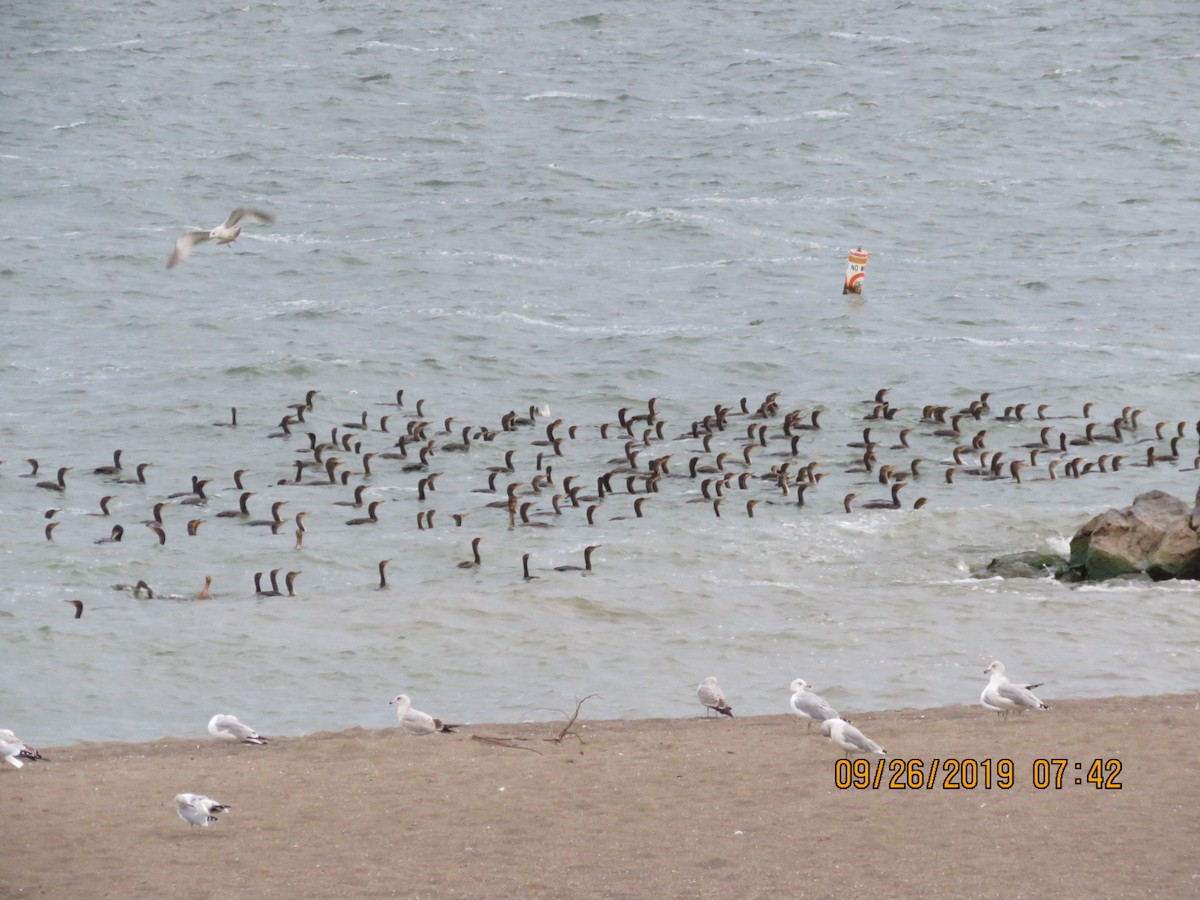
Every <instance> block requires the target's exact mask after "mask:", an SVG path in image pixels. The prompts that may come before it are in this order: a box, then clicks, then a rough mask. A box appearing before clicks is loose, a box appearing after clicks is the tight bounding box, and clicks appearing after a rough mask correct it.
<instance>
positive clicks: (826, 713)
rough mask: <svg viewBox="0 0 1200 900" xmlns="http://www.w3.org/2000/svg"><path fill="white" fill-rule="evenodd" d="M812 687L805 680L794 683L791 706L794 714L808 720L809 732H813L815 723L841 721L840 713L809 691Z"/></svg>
mask: <svg viewBox="0 0 1200 900" xmlns="http://www.w3.org/2000/svg"><path fill="white" fill-rule="evenodd" d="M810 687H811V685H810V684H809V683H808V682H807V681H805V680H804V679H803V678H797V679H796V680H795V681H793V682H792V684H791V688H792V699H791V700H790V701H789V705H790V706H791V707H792V712H794V713H795V714H796V715H798V716H799V717H800V718H802V719H807V720H808V730H809V731H812V723H813V722H824V721H825V720H826V719H840V718H841V716H839V715H838V711H837V710H836V709H834V708H833V707H832V706H830V705H829V704H828V703H826V702H825V699H824V698H823V697H821V696H819V695H817V694H814V693H813V692H812V691H810V690H809V688H810Z"/></svg>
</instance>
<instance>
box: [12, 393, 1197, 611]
mask: <svg viewBox="0 0 1200 900" xmlns="http://www.w3.org/2000/svg"><path fill="white" fill-rule="evenodd" d="M890 393H891V390H890V389H888V388H882V389H880V390H878V391H877V392H875V394H874V395H873V396H872V397H868V398H865V399H864V400H863V401H862V404H861V409H860V410H854V411H852V413H851V414H850V415H838V416H836V418H835V416H834V415H833V414H832V413H831V412H830V411H829V410H827V409H825V408H824V407H815V408H809V409H800V408H787V407H786V406H785V405H784V401H783V397H782V395H781V394H780V393H778V392H771V393H769V394H767V395H766V396H765V397H764V398H763V399H762V400H761V401H759V402H758V403H751V402H749V401H748V400H747V399H746V398H742V399H741V400H740V401H738V402H735V403H732V404H729V405H726V404H721V403H718V404H715V405H714V406H713V407H712V409H711V411H707V410H706V411H705V412H704V413H703V414H702V415H699V416H698V417H696V418H694V419H691V420H690V421H686V422H683V423H679V422H674V423H672V422H668V421H667V420H666V419H665V418H664V417H663V416H662V414H661V413H660V409H659V405H660V404H659V398H657V397H651V398H650V399H649V400H647V401H646V402H645V403H644V404H641V405H639V406H637V407H633V406H627V407H622V408H620V409H617V410H615V411H614V416H613V417H612V419H611V420H610V421H606V422H601V423H590V424H583V423H573V422H571V421H569V420H568V419H566V418H559V417H552V416H551V415H550V412H549V410H548V409H546V408H539V407H538V406H536V405H531V406H530V407H528V409H527V410H526V411H524V412H517V411H515V410H510V411H508V412H505V413H503V414H502V415H500V416H498V417H497V418H495V419H494V420H493V421H492V422H490V423H488V422H483V421H475V422H466V423H463V422H460V421H459V420H458V419H457V418H456V417H455V416H453V415H449V416H435V415H434V414H432V413H430V412H427V411H426V406H427V405H428V404H427V401H426V400H424V399H421V400H417V401H416V402H415V403H413V404H412V405H411V406H406V404H405V399H404V391H403V390H398V391H396V393H395V396H394V398H389V399H388V400H385V401H379V402H377V403H375V404H373V405H374V406H377V407H386V408H387V409H386V411H384V412H376V413H374V414H373V413H372V410H371V409H366V410H362V412H361V415H358V416H356V417H355V418H354V419H353V420H351V421H347V422H342V423H337V424H334V423H331V421H330V420H329V417H328V416H326V417H323V416H322V415H321V406H322V404H321V402H320V400H321V398H320V392H319V391H318V390H309V391H307V393H306V394H305V395H304V397H303V399H302V400H297V401H296V402H294V403H291V404H289V405H287V407H286V410H284V411H282V413H283V414H282V415H281V417H280V419H279V420H278V424H277V425H276V427H275V430H272V431H269V432H267V433H265V434H264V435H263V436H262V437H263V441H264V444H263V446H264V447H266V448H268V449H270V450H272V451H273V450H274V449H275V448H276V447H279V448H281V452H280V454H279V455H275V454H273V453H264V455H263V458H262V459H259V460H258V461H257V462H256V464H255V465H254V466H253V472H254V475H251V472H252V469H251V466H250V465H248V464H247V465H246V466H245V467H243V468H237V469H235V470H233V471H232V474H231V480H230V482H229V486H230V488H231V489H232V490H233V491H236V495H237V502H236V506H232V507H230V508H222V509H217V510H214V508H213V507H214V506H216V505H217V503H215V502H214V501H215V500H217V497H215V496H211V495H210V493H216V491H214V490H213V484H214V482H216V481H217V480H218V477H217V475H216V474H214V473H205V474H204V475H203V476H202V475H201V474H195V475H193V476H192V478H191V486H190V488H188V489H183V490H177V491H173V492H170V493H167V494H165V495H161V494H160V495H158V497H157V498H156V499H154V500H153V501H148V502H149V503H150V504H151V505H149V507H148V508H147V510H146V515H147V517H148V518H146V519H145V520H144V521H143V524H144V525H145V527H146V528H147V529H148V531H149V532H150V533H152V534H153V540H154V541H157V542H158V543H159V544H165V543H166V542H167V541H168V540H176V539H178V538H177V537H176V535H178V536H180V537H182V536H183V534H182V532H186V535H191V536H194V535H196V534H197V533H198V532H199V529H200V528H201V527H202V526H205V525H207V523H208V522H209V520H212V521H213V524H212V525H208V527H210V528H212V527H221V528H228V527H233V526H241V527H248V528H261V529H263V530H264V531H269V532H270V533H272V534H276V535H278V534H288V535H290V536H293V537H294V546H295V548H296V550H300V551H302V550H303V547H304V539H305V533H306V530H307V529H306V524H305V519H306V518H307V517H309V516H312V517H320V518H322V519H326V520H328V519H329V518H331V517H334V516H338V517H342V521H344V523H345V525H346V526H347V527H361V528H372V527H374V528H376V529H378V530H384V529H386V530H387V532H388V534H389V535H394V534H395V533H396V532H397V531H398V530H399V529H401V528H405V527H409V528H411V527H415V528H416V529H418V530H428V529H433V528H435V527H461V528H463V529H464V530H467V529H470V530H472V531H475V532H476V533H475V534H473V535H471V536H470V538H464V541H463V546H464V549H466V548H469V551H470V554H471V556H470V557H469V558H467V559H464V560H463V561H461V562H460V563H458V566H459V568H462V569H464V570H474V569H481V568H483V567H485V565H488V564H485V555H484V553H483V551H482V550H481V546H480V545H481V543H482V542H483V540H484V537H485V535H486V532H487V530H488V529H495V528H505V529H513V530H515V529H522V528H530V529H538V528H552V527H554V526H555V525H557V524H563V523H571V524H577V525H586V526H591V527H597V526H600V525H602V524H604V523H609V522H614V523H615V522H619V521H622V520H626V521H628V520H653V518H654V517H655V515H656V513H657V510H656V509H655V507H656V506H659V505H660V504H676V505H682V504H701V508H702V509H704V510H705V511H706V514H707V515H709V516H714V517H729V516H744V517H750V518H753V517H756V516H759V517H761V516H762V515H763V513H764V512H765V511H766V508H767V507H774V510H773V511H772V513H771V515H774V516H780V515H787V516H795V515H806V514H812V512H814V511H817V512H839V513H845V514H853V513H857V512H859V511H860V510H861V511H875V510H897V509H901V508H904V507H905V506H906V505H907V507H908V508H910V509H922V508H924V507H927V506H928V505H930V504H931V503H933V504H936V503H937V502H938V498H939V492H942V491H945V490H947V488H946V486H947V485H952V484H955V483H958V482H960V481H961V480H964V479H981V480H985V481H993V482H998V483H1009V484H1021V483H1026V482H1032V481H1039V480H1041V481H1057V482H1060V483H1069V482H1071V481H1074V480H1076V479H1081V478H1091V477H1100V476H1103V475H1105V474H1108V473H1113V472H1117V471H1126V470H1127V469H1129V468H1134V467H1144V468H1151V467H1156V466H1159V467H1175V468H1177V469H1180V470H1183V469H1190V470H1195V469H1196V468H1197V463H1198V462H1200V457H1197V456H1194V455H1193V454H1191V453H1189V451H1191V450H1193V449H1196V448H1195V447H1194V446H1193V445H1192V443H1191V441H1192V440H1193V438H1192V435H1191V432H1192V431H1193V430H1194V431H1195V432H1197V433H1200V422H1198V423H1194V424H1193V423H1189V422H1186V421H1180V422H1167V421H1158V422H1155V423H1153V424H1150V423H1148V422H1146V421H1143V420H1142V418H1141V416H1142V411H1141V410H1140V409H1137V408H1134V407H1128V406H1127V407H1125V408H1123V409H1121V410H1120V411H1112V412H1110V413H1107V414H1103V415H1097V414H1096V413H1097V410H1096V408H1095V404H1093V403H1087V404H1084V405H1083V407H1082V409H1081V410H1080V412H1079V413H1077V414H1069V415H1064V416H1056V415H1054V414H1053V410H1052V409H1051V408H1050V407H1049V406H1048V405H1047V404H1042V405H1039V406H1033V405H1031V404H1030V403H1027V402H1018V403H1014V404H1012V405H1007V406H997V405H994V404H993V399H992V395H991V394H990V393H983V394H981V395H979V396H978V397H977V398H975V399H972V400H971V401H970V402H968V403H965V404H964V403H948V404H939V405H923V406H921V407H920V408H916V407H913V408H908V409H906V408H902V407H898V406H895V405H893V404H892V403H891V402H890V400H889V394H890ZM823 415H824V416H825V417H826V419H830V418H835V421H834V423H833V425H834V427H833V428H832V429H830V428H829V426H828V423H827V422H826V421H822V416H823ZM338 418H342V416H340V415H336V416H335V419H338ZM323 419H324V420H323ZM848 422H857V424H856V425H855V426H854V428H855V430H857V429H858V428H859V427H860V426H861V433H855V434H853V435H847V434H846V433H845V427H846V423H848ZM839 426H840V427H839ZM213 427H214V428H225V429H242V430H243V431H245V430H247V429H249V428H252V427H253V426H251V425H248V424H246V423H245V422H239V420H238V410H237V408H232V409H231V411H230V416H229V418H228V420H222V421H218V422H214V423H213ZM323 434H328V437H327V438H324V437H323V436H322V435H323ZM847 437H853V438H854V439H852V440H846V438H847ZM282 448H286V449H282ZM1197 452H1200V450H1197ZM122 456H123V451H122V450H121V449H117V450H114V451H113V453H112V462H111V464H109V463H104V464H101V465H96V466H94V467H93V468H91V469H90V471H85V472H82V473H81V472H80V471H79V469H78V468H73V467H71V466H57V467H56V470H55V475H54V477H53V478H47V477H45V473H44V472H43V471H42V468H41V465H40V463H39V461H38V460H37V459H33V458H30V459H28V460H26V463H27V464H28V465H29V467H30V470H29V471H28V472H24V473H21V474H20V475H18V476H17V477H19V478H21V479H29V480H30V481H31V482H32V485H33V486H35V487H36V489H38V490H42V491H44V492H45V493H46V495H47V498H49V499H51V502H55V500H56V498H58V497H60V496H62V497H65V496H67V495H70V494H76V493H78V492H79V491H80V488H81V486H83V485H86V486H87V487H86V488H84V489H85V490H86V489H99V490H103V491H111V493H104V494H102V495H101V496H100V497H99V499H98V502H97V506H98V509H97V510H96V511H93V512H89V513H87V515H89V516H95V517H100V518H102V519H109V520H111V519H112V518H114V516H113V513H112V512H111V510H110V506H109V504H110V503H111V502H112V501H113V500H114V499H115V498H116V497H117V496H118V493H119V492H121V491H127V490H130V488H128V487H126V486H130V485H136V486H137V489H138V490H142V489H145V488H147V487H150V486H151V483H152V478H151V477H150V475H148V470H149V471H150V472H151V473H152V471H153V469H152V467H153V462H152V461H143V462H138V463H137V464H135V465H134V466H133V467H132V469H130V468H127V467H126V466H125V464H124V463H123V461H122ZM270 459H273V460H274V469H273V471H274V474H273V475H269V474H268V472H270V471H272V469H271V464H270V463H268V462H267V460H270ZM10 469H11V466H10ZM449 473H453V475H452V477H451V478H447V479H446V480H445V481H443V482H442V485H443V486H444V485H445V484H446V483H447V482H451V481H452V480H453V479H457V481H458V483H460V484H465V483H466V480H468V479H475V485H476V486H475V487H471V488H462V489H459V490H455V489H454V488H451V489H450V490H449V491H447V490H445V489H443V491H442V492H441V493H440V494H439V492H438V488H439V479H440V478H442V477H443V476H445V475H447V474H449ZM80 474H82V476H83V477H82V478H81V477H79V476H80ZM833 485H836V486H833ZM297 486H323V487H326V488H327V489H328V490H327V492H321V493H313V492H307V493H305V494H303V495H302V496H303V499H302V500H297V495H296V494H295V493H290V491H291V489H292V488H294V487H297ZM180 487H182V486H180ZM384 487H387V488H390V489H391V491H392V492H395V491H396V490H397V489H398V488H399V489H404V490H405V491H406V493H409V492H411V493H413V494H414V495H415V496H414V497H413V499H412V500H411V501H410V500H409V499H408V497H407V496H406V497H405V498H403V500H399V501H398V500H397V498H395V497H391V498H390V499H383V498H382V496H381V494H380V489H381V488H384ZM914 495H916V496H914ZM143 496H144V495H143ZM335 497H336V499H334V498H335ZM443 498H445V499H443ZM263 501H266V502H269V504H270V507H269V508H270V518H258V517H256V514H255V513H254V512H252V506H255V505H259V504H261V503H262V502H263ZM393 502H401V503H402V504H403V507H404V508H405V509H406V512H405V513H399V509H396V510H395V511H393V507H392V505H391V504H392V503H393ZM301 503H302V504H303V505H304V506H305V507H306V508H305V509H303V510H296V511H295V512H294V513H293V515H291V516H286V515H284V512H285V507H289V506H290V507H292V508H293V509H294V508H295V506H298V505H301ZM447 506H450V507H452V510H453V511H446V512H444V513H443V512H439V507H441V509H446V507H447ZM172 507H178V508H180V509H185V510H186V525H185V527H184V528H180V527H179V526H178V525H169V524H168V521H167V520H166V519H164V510H168V509H171V508H172ZM258 508H261V506H259V507H258ZM60 511H61V510H60V509H59V508H58V507H51V508H50V509H48V510H46V512H45V517H46V519H47V520H48V522H47V524H46V525H45V537H46V539H47V540H49V541H54V540H55V538H56V535H55V529H56V528H58V527H59V526H60V524H61V523H62V521H61V519H60V518H57V516H58V515H59V513H60ZM401 523H405V524H403V525H402V524H401ZM71 527H72V528H75V525H74V524H72V526H71ZM605 527H619V526H615V525H614V526H607V525H606V526H605ZM172 531H174V532H175V534H172ZM131 539H133V540H136V539H137V538H136V537H133V533H131V532H130V530H129V523H128V522H121V523H116V524H113V525H112V526H111V528H110V529H109V530H108V531H107V533H105V534H103V535H101V536H97V537H96V538H95V543H97V544H105V543H117V542H121V541H128V540H131ZM185 539H186V538H185ZM383 545H384V542H383V541H381V546H383ZM601 546H602V543H601V542H596V543H588V544H587V545H586V546H585V547H584V548H582V550H581V552H580V558H579V560H578V561H575V560H571V561H564V562H562V563H561V564H559V565H556V566H554V567H553V569H552V570H547V572H549V571H557V572H572V571H574V572H582V573H584V574H587V573H590V572H591V570H592V566H593V563H594V553H595V551H596V550H598V549H600V547H601ZM530 559H531V554H530V553H524V554H523V556H522V560H521V568H520V570H516V568H515V565H514V566H513V570H514V573H515V572H516V571H519V572H520V576H521V577H522V578H524V579H525V580H527V581H528V580H532V579H534V578H537V577H539V576H538V575H536V574H534V572H532V571H531V567H530ZM389 562H390V559H387V558H385V559H383V560H381V561H379V563H378V577H379V587H380V588H383V587H386V586H387V572H386V569H387V565H388V563H389ZM286 568H287V567H280V568H277V569H274V570H272V571H269V572H257V573H254V574H253V594H254V595H256V596H281V595H286V596H296V588H297V585H296V581H297V578H298V577H299V576H300V574H301V572H302V570H301V569H299V568H297V569H294V570H290V571H286V572H285V571H284V570H285V569H286ZM281 572H284V575H283V580H282V583H281V582H280V578H279V576H280V573H281ZM264 578H267V579H269V582H270V584H269V586H267V585H266V584H264V583H263V579H264ZM198 580H199V579H198V578H197V581H198ZM249 582H250V577H249V575H248V577H247V585H246V593H247V594H249V593H250V590H249ZM211 586H212V578H211V576H208V577H206V579H205V584H204V587H203V588H202V589H200V590H199V591H198V592H196V593H195V594H187V595H179V594H169V595H167V596H168V597H171V598H176V599H196V600H204V599H208V598H209V597H210V596H212V594H211ZM114 587H116V588H118V589H121V590H126V591H128V592H130V593H131V594H133V595H134V596H137V597H147V598H150V597H156V596H163V595H161V594H156V593H155V592H154V589H153V588H152V587H150V586H149V585H148V584H146V582H145V581H144V580H139V581H136V582H135V583H132V584H119V585H114ZM223 592H224V593H226V595H228V594H229V593H236V592H237V589H236V588H231V587H230V586H223ZM68 602H74V605H75V608H76V616H79V615H82V612H83V609H82V604H80V603H79V602H78V601H68Z"/></svg>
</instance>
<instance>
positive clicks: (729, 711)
mask: <svg viewBox="0 0 1200 900" xmlns="http://www.w3.org/2000/svg"><path fill="white" fill-rule="evenodd" d="M713 709H715V710H716V711H717V712H719V713H720V714H721V715H723V716H729V718H731V719H732V718H733V707H732V706H714V707H713Z"/></svg>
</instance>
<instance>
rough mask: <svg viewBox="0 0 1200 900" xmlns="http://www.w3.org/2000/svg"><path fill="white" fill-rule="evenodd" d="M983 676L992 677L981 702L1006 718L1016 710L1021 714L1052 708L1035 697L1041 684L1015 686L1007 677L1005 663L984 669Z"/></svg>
mask: <svg viewBox="0 0 1200 900" xmlns="http://www.w3.org/2000/svg"><path fill="white" fill-rule="evenodd" d="M983 674H984V675H990V676H991V679H990V680H989V681H988V683H987V687H985V688H984V689H983V693H982V694H980V695H979V702H980V703H981V704H983V706H985V707H987V708H988V709H991V710H995V711H996V712H997V713H999V714H1000V715H1001V716H1003V717H1004V718H1008V714H1009V713H1010V712H1012V711H1013V710H1014V709H1015V710H1016V711H1017V712H1019V713H1021V712H1025V710H1027V709H1049V708H1050V707H1048V706H1047V705H1046V704H1045V703H1043V702H1042V701H1041V700H1039V699H1038V698H1037V697H1035V696H1033V689H1034V688H1036V687H1041V686H1042V685H1041V683H1038V684H1013V683H1012V682H1011V681H1009V680H1008V678H1007V677H1005V675H1004V663H1002V662H1000V661H999V660H996V661H995V662H993V663H992V664H991V665H990V666H988V667H987V668H986V669H984V670H983Z"/></svg>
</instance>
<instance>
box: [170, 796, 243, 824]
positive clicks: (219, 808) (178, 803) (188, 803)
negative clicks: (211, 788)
mask: <svg viewBox="0 0 1200 900" xmlns="http://www.w3.org/2000/svg"><path fill="white" fill-rule="evenodd" d="M231 809H233V807H232V806H225V805H224V804H223V803H218V802H217V801H216V800H213V799H212V798H211V797H205V796H204V795H203V794H176V795H175V810H176V812H178V813H179V818H181V819H183V821H185V822H187V823H188V824H189V825H201V826H203V827H205V828H207V827H208V823H209V822H215V821H217V817H216V816H214V815H213V813H223V812H229V811H230V810H231Z"/></svg>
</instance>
